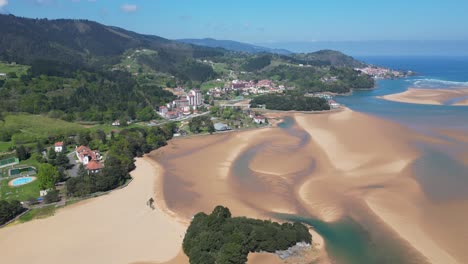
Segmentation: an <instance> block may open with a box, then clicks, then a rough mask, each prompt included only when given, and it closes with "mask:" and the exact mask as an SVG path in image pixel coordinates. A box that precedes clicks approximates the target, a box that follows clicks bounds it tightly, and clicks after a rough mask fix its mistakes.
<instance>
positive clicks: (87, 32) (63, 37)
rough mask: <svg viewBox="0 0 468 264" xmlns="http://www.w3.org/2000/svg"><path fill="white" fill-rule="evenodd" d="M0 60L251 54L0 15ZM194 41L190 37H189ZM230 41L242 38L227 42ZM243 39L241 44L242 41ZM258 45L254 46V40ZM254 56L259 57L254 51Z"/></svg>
mask: <svg viewBox="0 0 468 264" xmlns="http://www.w3.org/2000/svg"><path fill="white" fill-rule="evenodd" d="M0 25H2V27H0V60H2V61H8V62H11V61H14V62H17V63H21V64H28V65H29V64H31V63H32V62H34V61H35V60H38V59H42V60H56V61H62V62H67V63H75V64H83V65H92V64H96V63H98V62H99V64H104V63H107V64H113V63H116V62H117V61H118V60H119V59H120V58H119V56H120V55H122V54H123V53H124V52H125V51H126V50H129V49H137V48H148V49H151V50H155V51H159V52H162V53H164V56H165V58H164V59H165V60H167V61H169V62H171V61H172V62H174V61H181V60H188V59H196V58H212V57H225V56H229V57H235V58H237V57H239V58H242V57H249V56H248V55H247V56H243V55H241V54H236V53H235V52H233V51H228V50H226V49H223V48H213V47H206V46H205V47H202V46H197V45H192V44H184V43H181V42H178V41H173V40H168V39H165V38H162V37H158V36H153V35H144V34H139V33H135V32H132V31H128V30H125V29H122V28H118V27H113V26H106V25H102V24H99V23H97V22H93V21H89V20H76V19H56V20H49V19H31V18H23V17H17V16H14V15H2V14H0ZM187 42H190V41H187ZM229 43H238V42H234V41H229ZM241 44H243V43H241ZM251 46H253V47H256V46H254V45H251ZM258 52H263V53H278V55H276V56H278V57H279V58H281V59H285V60H289V61H294V62H297V63H302V64H310V65H331V66H340V67H355V66H359V65H363V64H362V63H361V62H359V61H357V60H355V59H353V58H352V57H349V56H346V55H344V54H343V53H341V52H337V51H330V50H326V51H318V52H313V53H307V54H285V53H287V52H286V51H285V52H277V51H276V50H259V51H258ZM252 56H255V54H253V55H252Z"/></svg>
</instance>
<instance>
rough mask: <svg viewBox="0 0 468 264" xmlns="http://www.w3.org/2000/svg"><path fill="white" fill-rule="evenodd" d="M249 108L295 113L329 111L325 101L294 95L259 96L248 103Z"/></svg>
mask: <svg viewBox="0 0 468 264" xmlns="http://www.w3.org/2000/svg"><path fill="white" fill-rule="evenodd" d="M250 105H251V107H253V108H255V107H258V106H259V105H265V107H266V108H267V109H271V110H283V111H289V110H296V111H322V110H330V106H329V105H328V102H327V100H325V99H323V98H317V97H305V96H296V95H274V94H267V95H260V96H257V97H255V98H254V99H252V101H250Z"/></svg>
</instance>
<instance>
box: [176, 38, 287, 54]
mask: <svg viewBox="0 0 468 264" xmlns="http://www.w3.org/2000/svg"><path fill="white" fill-rule="evenodd" d="M177 41H179V42H182V43H188V44H194V45H199V46H206V47H211V48H223V49H226V50H231V51H238V52H247V53H262V52H268V53H273V54H281V55H290V54H292V53H293V52H291V51H289V50H285V49H271V48H266V47H261V46H257V45H253V44H249V43H243V42H238V41H233V40H219V39H213V38H204V39H178V40H177Z"/></svg>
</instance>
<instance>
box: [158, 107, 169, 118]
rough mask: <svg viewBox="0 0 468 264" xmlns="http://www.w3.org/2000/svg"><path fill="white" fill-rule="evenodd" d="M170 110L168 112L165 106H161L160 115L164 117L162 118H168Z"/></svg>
mask: <svg viewBox="0 0 468 264" xmlns="http://www.w3.org/2000/svg"><path fill="white" fill-rule="evenodd" d="M167 112H168V110H167V107H165V106H160V107H159V114H160V115H162V116H166V114H167Z"/></svg>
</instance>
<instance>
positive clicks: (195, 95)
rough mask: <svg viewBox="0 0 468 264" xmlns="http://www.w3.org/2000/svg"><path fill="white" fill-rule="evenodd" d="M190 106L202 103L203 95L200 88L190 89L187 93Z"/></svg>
mask: <svg viewBox="0 0 468 264" xmlns="http://www.w3.org/2000/svg"><path fill="white" fill-rule="evenodd" d="M187 100H188V101H189V105H190V106H200V105H202V104H203V96H202V93H201V91H200V90H198V89H196V90H190V92H189V93H188V95H187Z"/></svg>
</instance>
